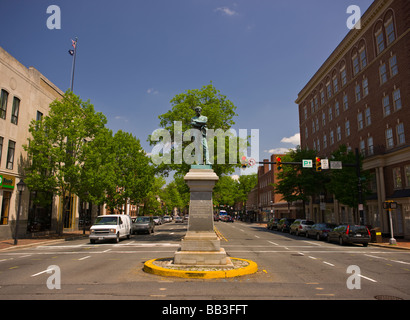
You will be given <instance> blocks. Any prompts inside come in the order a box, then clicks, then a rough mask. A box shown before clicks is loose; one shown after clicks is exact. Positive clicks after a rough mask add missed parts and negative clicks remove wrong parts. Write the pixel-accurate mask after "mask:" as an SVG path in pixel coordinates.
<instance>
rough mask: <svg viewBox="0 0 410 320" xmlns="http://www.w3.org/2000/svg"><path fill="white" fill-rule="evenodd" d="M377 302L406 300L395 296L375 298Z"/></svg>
mask: <svg viewBox="0 0 410 320" xmlns="http://www.w3.org/2000/svg"><path fill="white" fill-rule="evenodd" d="M374 298H375V299H376V300H404V299H402V298H400V297H395V296H387V295H379V296H375V297H374Z"/></svg>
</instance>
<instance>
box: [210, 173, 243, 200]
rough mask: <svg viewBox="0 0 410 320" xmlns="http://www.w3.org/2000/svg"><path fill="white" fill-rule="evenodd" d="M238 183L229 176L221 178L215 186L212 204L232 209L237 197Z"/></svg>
mask: <svg viewBox="0 0 410 320" xmlns="http://www.w3.org/2000/svg"><path fill="white" fill-rule="evenodd" d="M238 186H239V183H238V182H237V181H236V180H235V179H233V178H232V177H231V176H221V177H219V180H218V182H217V183H216V184H215V187H214V192H213V202H214V205H216V206H221V205H225V206H228V207H232V206H233V205H234V204H235V199H236V198H237V195H238Z"/></svg>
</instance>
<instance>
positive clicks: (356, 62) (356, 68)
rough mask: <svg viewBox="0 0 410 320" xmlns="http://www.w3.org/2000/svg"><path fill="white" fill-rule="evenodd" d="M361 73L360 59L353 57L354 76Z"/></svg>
mask: <svg viewBox="0 0 410 320" xmlns="http://www.w3.org/2000/svg"><path fill="white" fill-rule="evenodd" d="M359 71H360V66H359V57H358V56H357V55H356V56H355V57H353V75H356V74H358V73H359Z"/></svg>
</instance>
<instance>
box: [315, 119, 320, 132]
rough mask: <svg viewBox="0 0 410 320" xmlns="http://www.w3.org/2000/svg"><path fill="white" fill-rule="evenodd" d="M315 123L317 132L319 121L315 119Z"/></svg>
mask: <svg viewBox="0 0 410 320" xmlns="http://www.w3.org/2000/svg"><path fill="white" fill-rule="evenodd" d="M315 122H316V131H319V119H318V118H316V120H315Z"/></svg>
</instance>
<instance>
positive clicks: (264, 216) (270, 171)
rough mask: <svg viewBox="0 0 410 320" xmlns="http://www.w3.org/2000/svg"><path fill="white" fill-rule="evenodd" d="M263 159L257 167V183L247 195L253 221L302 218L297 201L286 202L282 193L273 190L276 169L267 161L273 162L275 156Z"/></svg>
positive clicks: (275, 180) (248, 207)
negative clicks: (261, 163)
mask: <svg viewBox="0 0 410 320" xmlns="http://www.w3.org/2000/svg"><path fill="white" fill-rule="evenodd" d="M278 156H279V157H283V155H271V158H270V159H264V160H263V162H266V163H264V164H263V165H261V166H259V167H258V183H257V185H256V187H255V188H254V189H253V190H252V191H251V192H250V194H249V195H248V201H247V211H248V213H249V214H251V215H252V220H253V221H261V222H262V221H268V220H269V219H270V218H272V217H275V218H284V217H288V218H302V217H301V214H302V208H301V206H300V204H299V203H287V202H286V201H284V200H282V195H281V194H277V193H275V192H274V187H273V184H274V183H277V176H276V174H277V169H276V166H275V165H273V164H269V162H275V161H276V157H278Z"/></svg>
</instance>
